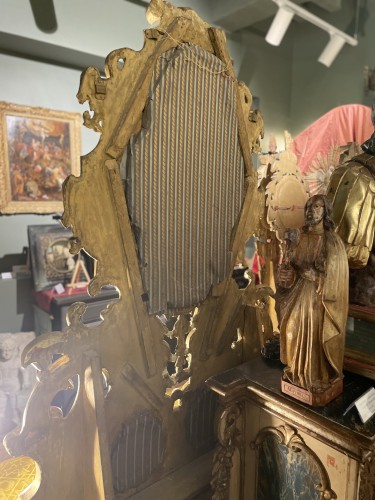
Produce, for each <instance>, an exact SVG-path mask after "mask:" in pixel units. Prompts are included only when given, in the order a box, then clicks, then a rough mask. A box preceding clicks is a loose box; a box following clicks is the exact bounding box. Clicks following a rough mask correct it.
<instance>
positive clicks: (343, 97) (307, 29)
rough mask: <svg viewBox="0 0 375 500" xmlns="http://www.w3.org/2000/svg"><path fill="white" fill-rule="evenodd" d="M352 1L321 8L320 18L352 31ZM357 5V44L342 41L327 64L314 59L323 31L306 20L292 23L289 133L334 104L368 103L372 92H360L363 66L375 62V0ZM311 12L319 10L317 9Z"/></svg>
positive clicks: (322, 41) (325, 37)
mask: <svg viewBox="0 0 375 500" xmlns="http://www.w3.org/2000/svg"><path fill="white" fill-rule="evenodd" d="M356 3H357V2H356V0H346V1H345V2H343V8H342V10H341V11H339V12H338V13H336V14H327V13H326V12H325V16H324V19H325V20H326V21H328V22H329V23H331V24H332V25H334V26H336V27H338V28H339V29H341V30H343V31H346V32H347V33H348V34H349V35H353V34H354V24H355V23H354V15H355V9H356ZM365 5H366V6H367V7H366V10H364V6H365ZM360 6H361V11H360V13H361V16H360V22H359V36H358V46H357V47H351V46H349V45H345V46H344V48H343V49H342V51H341V52H340V54H339V55H338V57H337V58H336V60H335V61H334V62H333V63H332V66H331V67H330V68H326V67H325V66H323V65H322V64H320V63H318V61H317V59H318V57H319V55H320V53H321V52H322V51H323V49H324V47H325V45H326V43H327V42H328V35H327V33H326V32H324V31H322V30H319V29H318V28H316V27H315V26H313V25H308V24H307V23H303V24H299V25H296V26H295V27H294V32H293V34H294V38H295V43H294V55H293V69H292V75H291V108H290V120H291V130H292V133H293V134H297V133H299V132H301V131H302V130H303V129H304V128H306V127H307V126H308V125H310V124H311V123H312V122H314V121H315V120H316V119H317V118H319V117H320V116H322V115H323V114H324V113H326V112H327V111H329V110H330V109H332V108H334V107H336V106H340V105H342V104H366V105H370V104H371V101H372V98H373V95H374V94H373V93H370V94H368V95H366V94H365V92H364V78H363V70H364V67H365V65H369V66H370V67H372V68H373V67H374V66H375V0H367V1H366V2H363V1H361V2H360ZM314 12H315V13H322V11H321V10H317V9H316V10H315V11H314Z"/></svg>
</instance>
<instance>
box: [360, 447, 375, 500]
mask: <svg viewBox="0 0 375 500" xmlns="http://www.w3.org/2000/svg"><path fill="white" fill-rule="evenodd" d="M374 498H375V451H374V450H372V452H371V453H369V454H368V455H367V456H366V459H365V460H364V462H362V463H361V465H360V483H359V492H358V500H374Z"/></svg>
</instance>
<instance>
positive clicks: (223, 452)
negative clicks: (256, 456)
mask: <svg viewBox="0 0 375 500" xmlns="http://www.w3.org/2000/svg"><path fill="white" fill-rule="evenodd" d="M240 416H241V406H240V404H235V405H232V406H229V407H228V408H225V409H224V411H223V413H222V414H221V416H220V420H219V424H218V440H219V444H218V445H217V448H216V451H215V455H214V463H213V469H212V480H211V487H212V491H213V496H212V499H213V500H227V499H228V498H229V487H230V477H231V470H232V465H233V461H232V458H233V455H234V453H235V451H236V450H238V449H239V448H240V446H241V438H240V435H241V433H240V430H239V429H238V426H237V425H238V419H239V418H240Z"/></svg>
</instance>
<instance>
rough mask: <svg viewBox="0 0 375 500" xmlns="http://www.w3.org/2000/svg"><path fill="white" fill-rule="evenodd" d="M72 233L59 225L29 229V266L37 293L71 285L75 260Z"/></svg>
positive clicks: (29, 227) (31, 227)
mask: <svg viewBox="0 0 375 500" xmlns="http://www.w3.org/2000/svg"><path fill="white" fill-rule="evenodd" d="M71 237H72V231H71V230H70V229H66V228H64V227H63V226H61V225H58V224H56V225H55V224H50V225H35V226H28V238H29V248H30V263H31V271H32V276H33V281H34V288H35V290H36V291H41V290H46V289H50V288H53V287H54V286H55V285H57V284H58V283H62V284H66V283H68V282H70V280H71V278H72V276H73V272H74V267H75V259H74V256H73V255H72V254H71V253H70V251H69V249H70V238H71Z"/></svg>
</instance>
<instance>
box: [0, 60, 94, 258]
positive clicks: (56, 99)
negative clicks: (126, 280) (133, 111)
mask: <svg viewBox="0 0 375 500" xmlns="http://www.w3.org/2000/svg"><path fill="white" fill-rule="evenodd" d="M0 68H1V74H2V78H1V79H0V100H2V101H7V102H11V103H16V104H24V105H28V106H40V107H44V108H49V109H55V110H62V111H71V112H77V111H78V112H80V113H82V112H83V111H84V109H86V107H83V106H81V105H80V104H79V103H78V101H77V99H76V97H75V95H76V93H77V90H78V85H79V78H80V72H79V71H75V70H71V69H66V68H61V67H58V66H51V65H48V64H43V63H38V62H34V61H28V60H25V59H20V58H16V57H12V56H7V55H3V54H0ZM98 138H99V136H98V134H96V133H95V132H92V131H90V130H88V129H86V128H85V127H82V153H83V154H86V153H88V152H89V151H91V150H92V149H93V148H94V147H95V145H96V143H97V141H98ZM51 223H54V221H53V219H52V216H51V215H29V214H17V215H8V216H6V215H2V216H0V235H1V237H0V258H1V257H3V256H4V255H8V254H15V253H21V252H22V247H23V246H27V245H28V242H27V226H28V225H32V224H51Z"/></svg>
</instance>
